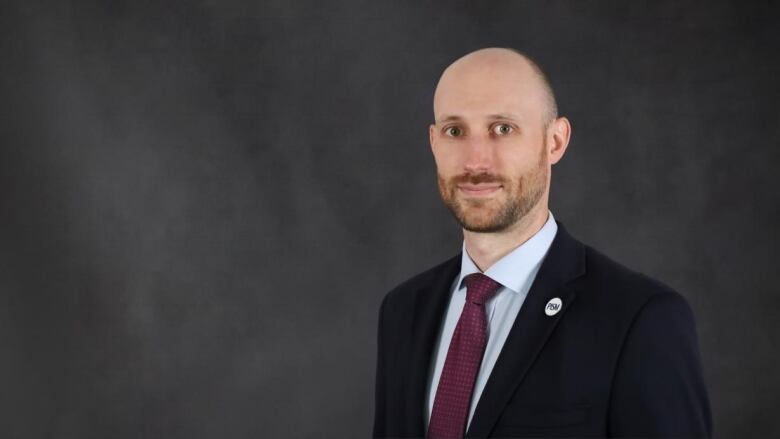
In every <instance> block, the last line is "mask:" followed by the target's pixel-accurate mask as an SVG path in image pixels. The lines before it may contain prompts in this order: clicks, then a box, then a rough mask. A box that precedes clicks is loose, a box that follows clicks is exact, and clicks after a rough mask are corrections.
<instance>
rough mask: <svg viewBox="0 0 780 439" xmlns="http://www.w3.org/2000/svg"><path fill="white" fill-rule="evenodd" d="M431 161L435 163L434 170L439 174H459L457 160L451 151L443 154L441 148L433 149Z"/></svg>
mask: <svg viewBox="0 0 780 439" xmlns="http://www.w3.org/2000/svg"><path fill="white" fill-rule="evenodd" d="M433 160H434V161H435V162H436V168H437V169H438V170H439V173H441V174H453V173H456V172H459V168H458V163H459V158H458V156H457V155H456V154H455V153H454V152H453V151H452V150H450V151H447V152H446V153H445V152H444V151H442V149H441V148H434V149H433Z"/></svg>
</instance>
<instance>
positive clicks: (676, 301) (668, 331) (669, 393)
mask: <svg viewBox="0 0 780 439" xmlns="http://www.w3.org/2000/svg"><path fill="white" fill-rule="evenodd" d="M608 422H609V433H610V434H609V435H610V436H618V437H620V436H631V437H710V436H711V435H712V417H711V414H710V406H709V400H708V397H707V391H706V388H705V384H704V378H703V376H702V367H701V356H700V354H699V346H698V341H697V335H696V325H695V322H694V317H693V312H692V311H691V308H690V307H689V306H688V303H687V302H686V301H685V299H684V298H683V297H682V296H680V295H679V294H677V293H676V292H674V291H671V290H667V291H665V292H663V293H660V294H657V295H655V296H653V297H652V298H650V299H649V300H648V302H647V303H645V305H644V306H643V307H642V308H641V310H640V311H639V313H638V314H637V316H636V318H635V319H634V322H633V324H632V326H631V329H630V330H629V332H628V334H627V337H626V339H625V341H624V343H623V348H622V350H621V353H620V358H619V360H618V363H617V369H616V371H615V376H614V380H613V386H612V393H611V396H610V408H609V420H608Z"/></svg>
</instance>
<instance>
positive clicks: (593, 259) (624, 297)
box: [584, 245, 684, 305]
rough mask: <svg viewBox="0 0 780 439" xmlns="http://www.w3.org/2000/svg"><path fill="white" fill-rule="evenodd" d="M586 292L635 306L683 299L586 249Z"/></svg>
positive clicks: (660, 284)
mask: <svg viewBox="0 0 780 439" xmlns="http://www.w3.org/2000/svg"><path fill="white" fill-rule="evenodd" d="M585 260H586V266H587V275H586V276H585V279H584V282H585V284H586V286H587V290H588V291H591V292H593V293H594V294H602V295H604V296H605V297H604V298H605V299H608V300H610V301H617V302H627V303H632V304H639V305H641V304H644V303H646V302H647V301H648V300H650V299H652V298H654V297H655V296H658V295H662V296H675V297H676V298H678V299H682V300H683V301H684V299H683V298H682V296H681V295H680V294H679V293H678V292H677V291H675V290H674V289H673V288H672V287H670V286H669V285H667V284H665V283H663V282H661V281H660V280H658V279H655V278H652V277H650V276H648V275H646V274H644V273H641V272H639V271H636V270H633V269H631V268H628V267H626V266H625V265H623V264H621V263H619V262H617V261H615V260H614V259H612V258H610V257H609V256H607V255H605V254H604V253H602V252H600V251H598V250H596V249H594V248H593V247H591V246H589V245H585Z"/></svg>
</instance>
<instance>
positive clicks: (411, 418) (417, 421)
mask: <svg viewBox="0 0 780 439" xmlns="http://www.w3.org/2000/svg"><path fill="white" fill-rule="evenodd" d="M460 260H461V255H460V253H459V254H458V255H457V256H455V257H453V258H452V259H450V260H449V261H447V262H445V263H444V264H442V265H441V269H440V270H438V273H437V274H436V275H434V276H432V280H431V281H430V282H429V283H427V284H425V285H423V286H421V287H420V288H419V289H418V291H417V293H416V298H415V306H414V320H413V324H412V328H413V329H412V334H411V337H412V338H411V341H410V343H411V353H412V355H411V358H410V364H409V388H408V392H409V393H408V398H407V399H406V401H405V403H406V410H407V414H406V417H405V419H407V420H408V422H409V424H408V425H407V428H406V429H405V430H406V431H408V432H410V434H411V435H412V436H418V437H424V436H425V433H426V432H425V418H424V416H423V415H424V413H425V410H426V407H425V401H426V391H427V390H428V372H429V371H430V366H431V357H432V355H433V348H434V344H435V343H436V338H437V336H438V334H439V329H440V328H441V324H442V321H443V319H444V314H445V312H446V310H447V304H448V303H449V299H450V293H451V291H450V290H451V288H452V282H453V281H454V280H455V276H457V275H458V273H460Z"/></svg>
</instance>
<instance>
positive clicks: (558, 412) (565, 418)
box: [499, 403, 590, 428]
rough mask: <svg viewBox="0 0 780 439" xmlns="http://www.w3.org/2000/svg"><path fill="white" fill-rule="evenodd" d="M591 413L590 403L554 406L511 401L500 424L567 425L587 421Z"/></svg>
mask: <svg viewBox="0 0 780 439" xmlns="http://www.w3.org/2000/svg"><path fill="white" fill-rule="evenodd" d="M589 413H590V405H589V404H577V405H566V406H552V405H536V404H530V403H528V404H526V403H510V404H509V405H508V406H507V407H506V409H505V410H504V413H503V414H502V415H501V419H500V421H499V424H501V425H506V426H517V427H531V428H552V427H566V426H570V425H577V424H581V423H583V422H585V421H586V420H587V419H588V414H589Z"/></svg>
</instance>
